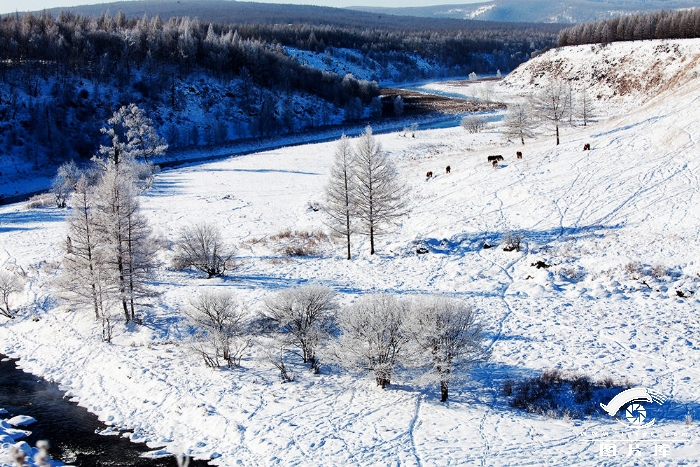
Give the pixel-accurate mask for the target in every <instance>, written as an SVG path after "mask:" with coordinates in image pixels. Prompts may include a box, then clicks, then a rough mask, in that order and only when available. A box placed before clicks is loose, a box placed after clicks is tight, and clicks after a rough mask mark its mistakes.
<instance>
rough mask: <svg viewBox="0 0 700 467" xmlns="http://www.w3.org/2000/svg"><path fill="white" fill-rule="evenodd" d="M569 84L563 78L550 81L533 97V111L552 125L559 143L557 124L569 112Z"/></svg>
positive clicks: (559, 123)
mask: <svg viewBox="0 0 700 467" xmlns="http://www.w3.org/2000/svg"><path fill="white" fill-rule="evenodd" d="M568 102H569V84H568V83H567V82H566V81H564V80H563V79H555V80H553V81H550V82H549V83H548V84H547V85H546V86H545V87H544V88H543V89H542V91H541V92H540V94H539V95H537V96H536V97H535V111H536V112H537V115H538V116H539V117H540V118H541V119H542V120H545V121H548V122H550V123H551V124H552V125H554V131H555V135H556V138H557V145H559V126H560V125H561V123H562V121H564V119H565V118H566V117H567V115H568V114H569V110H570V107H569V105H568Z"/></svg>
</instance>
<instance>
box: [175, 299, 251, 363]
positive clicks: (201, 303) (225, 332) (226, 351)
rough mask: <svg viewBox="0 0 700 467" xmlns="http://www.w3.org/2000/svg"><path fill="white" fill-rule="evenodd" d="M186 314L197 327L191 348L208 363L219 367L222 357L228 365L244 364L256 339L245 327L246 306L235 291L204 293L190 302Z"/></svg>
mask: <svg viewBox="0 0 700 467" xmlns="http://www.w3.org/2000/svg"><path fill="white" fill-rule="evenodd" d="M186 314H187V316H188V317H189V319H190V321H191V322H192V324H193V325H195V326H196V327H197V332H196V333H195V335H194V339H193V341H192V344H191V347H192V348H193V349H194V350H195V351H196V352H197V353H199V354H200V355H201V356H202V358H203V359H204V362H205V364H206V365H207V366H211V367H214V368H216V367H218V366H219V365H220V361H219V358H221V359H223V360H224V361H225V362H226V363H227V364H228V366H240V363H241V358H243V355H244V354H245V351H246V349H248V348H249V347H250V346H251V344H252V339H251V337H250V336H249V335H248V334H247V332H246V329H245V323H244V317H245V313H244V311H243V308H242V307H241V306H240V304H239V303H238V301H237V300H236V297H235V296H234V295H233V294H232V293H230V292H211V291H205V292H201V293H200V294H199V295H197V297H195V298H194V299H192V300H191V301H190V308H189V309H188V310H187V311H186Z"/></svg>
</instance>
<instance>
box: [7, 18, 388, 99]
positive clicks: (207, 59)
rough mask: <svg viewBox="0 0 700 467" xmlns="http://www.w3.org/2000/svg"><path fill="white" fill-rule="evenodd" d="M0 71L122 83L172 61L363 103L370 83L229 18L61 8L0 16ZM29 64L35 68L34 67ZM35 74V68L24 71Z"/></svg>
mask: <svg viewBox="0 0 700 467" xmlns="http://www.w3.org/2000/svg"><path fill="white" fill-rule="evenodd" d="M0 60H1V61H2V62H1V63H0V78H4V74H5V73H6V71H7V70H8V69H11V68H14V67H18V66H21V67H24V68H26V69H27V70H26V71H27V72H28V73H29V74H30V75H36V74H39V75H46V74H57V75H70V74H76V75H80V76H83V77H84V78H86V79H89V80H91V81H92V80H96V81H98V82H107V81H111V80H113V79H117V80H118V81H121V82H122V83H123V84H127V82H128V80H129V76H130V74H131V72H132V70H133V69H134V68H138V69H144V70H146V71H147V73H146V74H147V75H149V76H158V81H159V82H160V83H161V84H162V81H163V79H166V80H167V77H166V76H161V75H162V72H163V71H166V72H167V75H169V76H171V79H172V70H171V66H175V67H176V71H177V73H179V74H180V75H188V74H190V73H192V72H194V71H195V70H197V69H199V70H206V71H208V72H210V73H212V74H214V75H215V76H216V77H219V78H222V79H232V78H233V77H237V76H239V75H240V74H241V73H242V72H243V70H244V69H245V70H246V71H245V72H244V73H246V74H248V73H249V74H250V76H251V78H252V80H253V81H254V82H255V83H256V84H258V85H261V86H263V87H266V88H283V89H294V90H298V91H302V92H309V93H311V94H316V95H319V96H320V97H322V98H324V99H326V100H328V101H331V102H334V103H336V104H337V105H344V104H345V103H346V102H347V101H348V100H349V99H351V98H353V97H360V98H361V99H362V101H363V102H364V103H369V102H370V101H371V99H372V98H373V97H374V96H376V95H377V94H378V91H379V90H378V87H377V85H376V84H374V85H371V84H370V83H367V82H359V81H357V80H353V79H349V80H348V79H344V77H343V76H337V75H332V74H329V73H323V72H321V71H320V70H317V69H314V68H310V67H306V66H302V65H301V64H299V63H298V62H297V61H296V60H295V59H293V58H291V57H289V56H288V55H287V54H286V53H285V52H284V50H283V49H282V48H281V47H280V46H279V44H273V43H272V42H265V41H263V40H261V39H253V38H243V37H242V36H241V35H240V34H239V33H238V32H237V31H235V30H233V29H232V28H231V27H229V26H216V25H211V24H202V23H200V22H199V21H198V20H196V19H190V18H172V19H170V20H169V21H167V22H164V21H162V20H161V19H160V18H158V17H155V18H150V19H149V18H147V17H144V18H141V19H139V20H134V19H127V18H126V16H125V15H124V14H122V13H119V14H117V15H116V16H110V15H104V14H103V15H101V16H99V17H97V18H95V17H85V16H80V15H75V14H73V13H71V12H69V11H62V12H61V13H60V14H59V15H58V17H57V18H56V19H54V18H53V17H52V16H51V15H50V14H49V13H48V12H43V13H40V14H38V15H33V14H25V15H23V16H21V17H20V16H19V15H8V16H5V17H4V18H2V19H0ZM32 71H33V72H32ZM29 79H30V80H32V79H34V77H33V76H30V77H29Z"/></svg>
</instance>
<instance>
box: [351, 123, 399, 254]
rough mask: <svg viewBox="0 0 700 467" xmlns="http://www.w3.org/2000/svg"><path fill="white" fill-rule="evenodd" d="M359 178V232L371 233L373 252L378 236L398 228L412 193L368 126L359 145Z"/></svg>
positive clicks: (357, 193)
mask: <svg viewBox="0 0 700 467" xmlns="http://www.w3.org/2000/svg"><path fill="white" fill-rule="evenodd" d="M354 169H355V170H354V172H355V174H356V180H357V190H356V191H355V196H354V204H355V206H356V210H355V215H356V217H357V219H358V226H357V227H358V233H361V234H363V235H367V236H368V237H369V242H370V254H372V255H373V254H374V237H375V236H376V235H380V234H382V233H384V232H386V231H387V230H389V229H391V228H393V227H395V226H396V225H397V223H398V221H399V220H400V219H401V217H403V216H404V215H405V214H406V212H407V210H408V193H407V191H406V189H405V188H404V186H403V185H401V184H400V183H399V180H398V176H397V173H396V170H395V169H394V166H393V165H392V164H391V163H390V162H389V159H388V157H387V155H386V153H385V152H384V151H382V147H381V144H380V143H379V142H378V141H377V140H376V138H375V137H374V136H373V135H372V127H370V126H367V127H366V128H365V131H364V132H363V133H362V135H360V137H359V138H358V141H357V144H356V146H355V163H354Z"/></svg>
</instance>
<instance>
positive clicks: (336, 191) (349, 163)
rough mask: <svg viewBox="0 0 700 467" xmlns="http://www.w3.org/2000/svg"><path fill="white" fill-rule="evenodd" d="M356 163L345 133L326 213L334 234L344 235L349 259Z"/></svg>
mask: <svg viewBox="0 0 700 467" xmlns="http://www.w3.org/2000/svg"><path fill="white" fill-rule="evenodd" d="M354 163H355V153H354V151H353V150H352V145H351V144H350V141H349V140H348V138H347V137H346V136H345V135H343V136H342V137H341V138H340V140H339V141H338V146H337V147H336V150H335V160H334V163H333V167H332V168H331V177H330V180H329V182H328V185H326V200H327V204H326V213H327V214H328V217H329V222H328V226H329V227H330V229H331V232H332V233H333V234H334V235H337V236H339V237H343V238H344V239H345V245H346V247H347V254H348V259H350V258H351V257H352V255H351V251H350V245H351V244H350V237H351V235H352V233H353V227H354V225H353V222H352V217H353V214H354V213H353V210H354V207H355V202H354V200H355V189H356V182H355V178H354V174H353V171H352V167H353V165H354Z"/></svg>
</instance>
